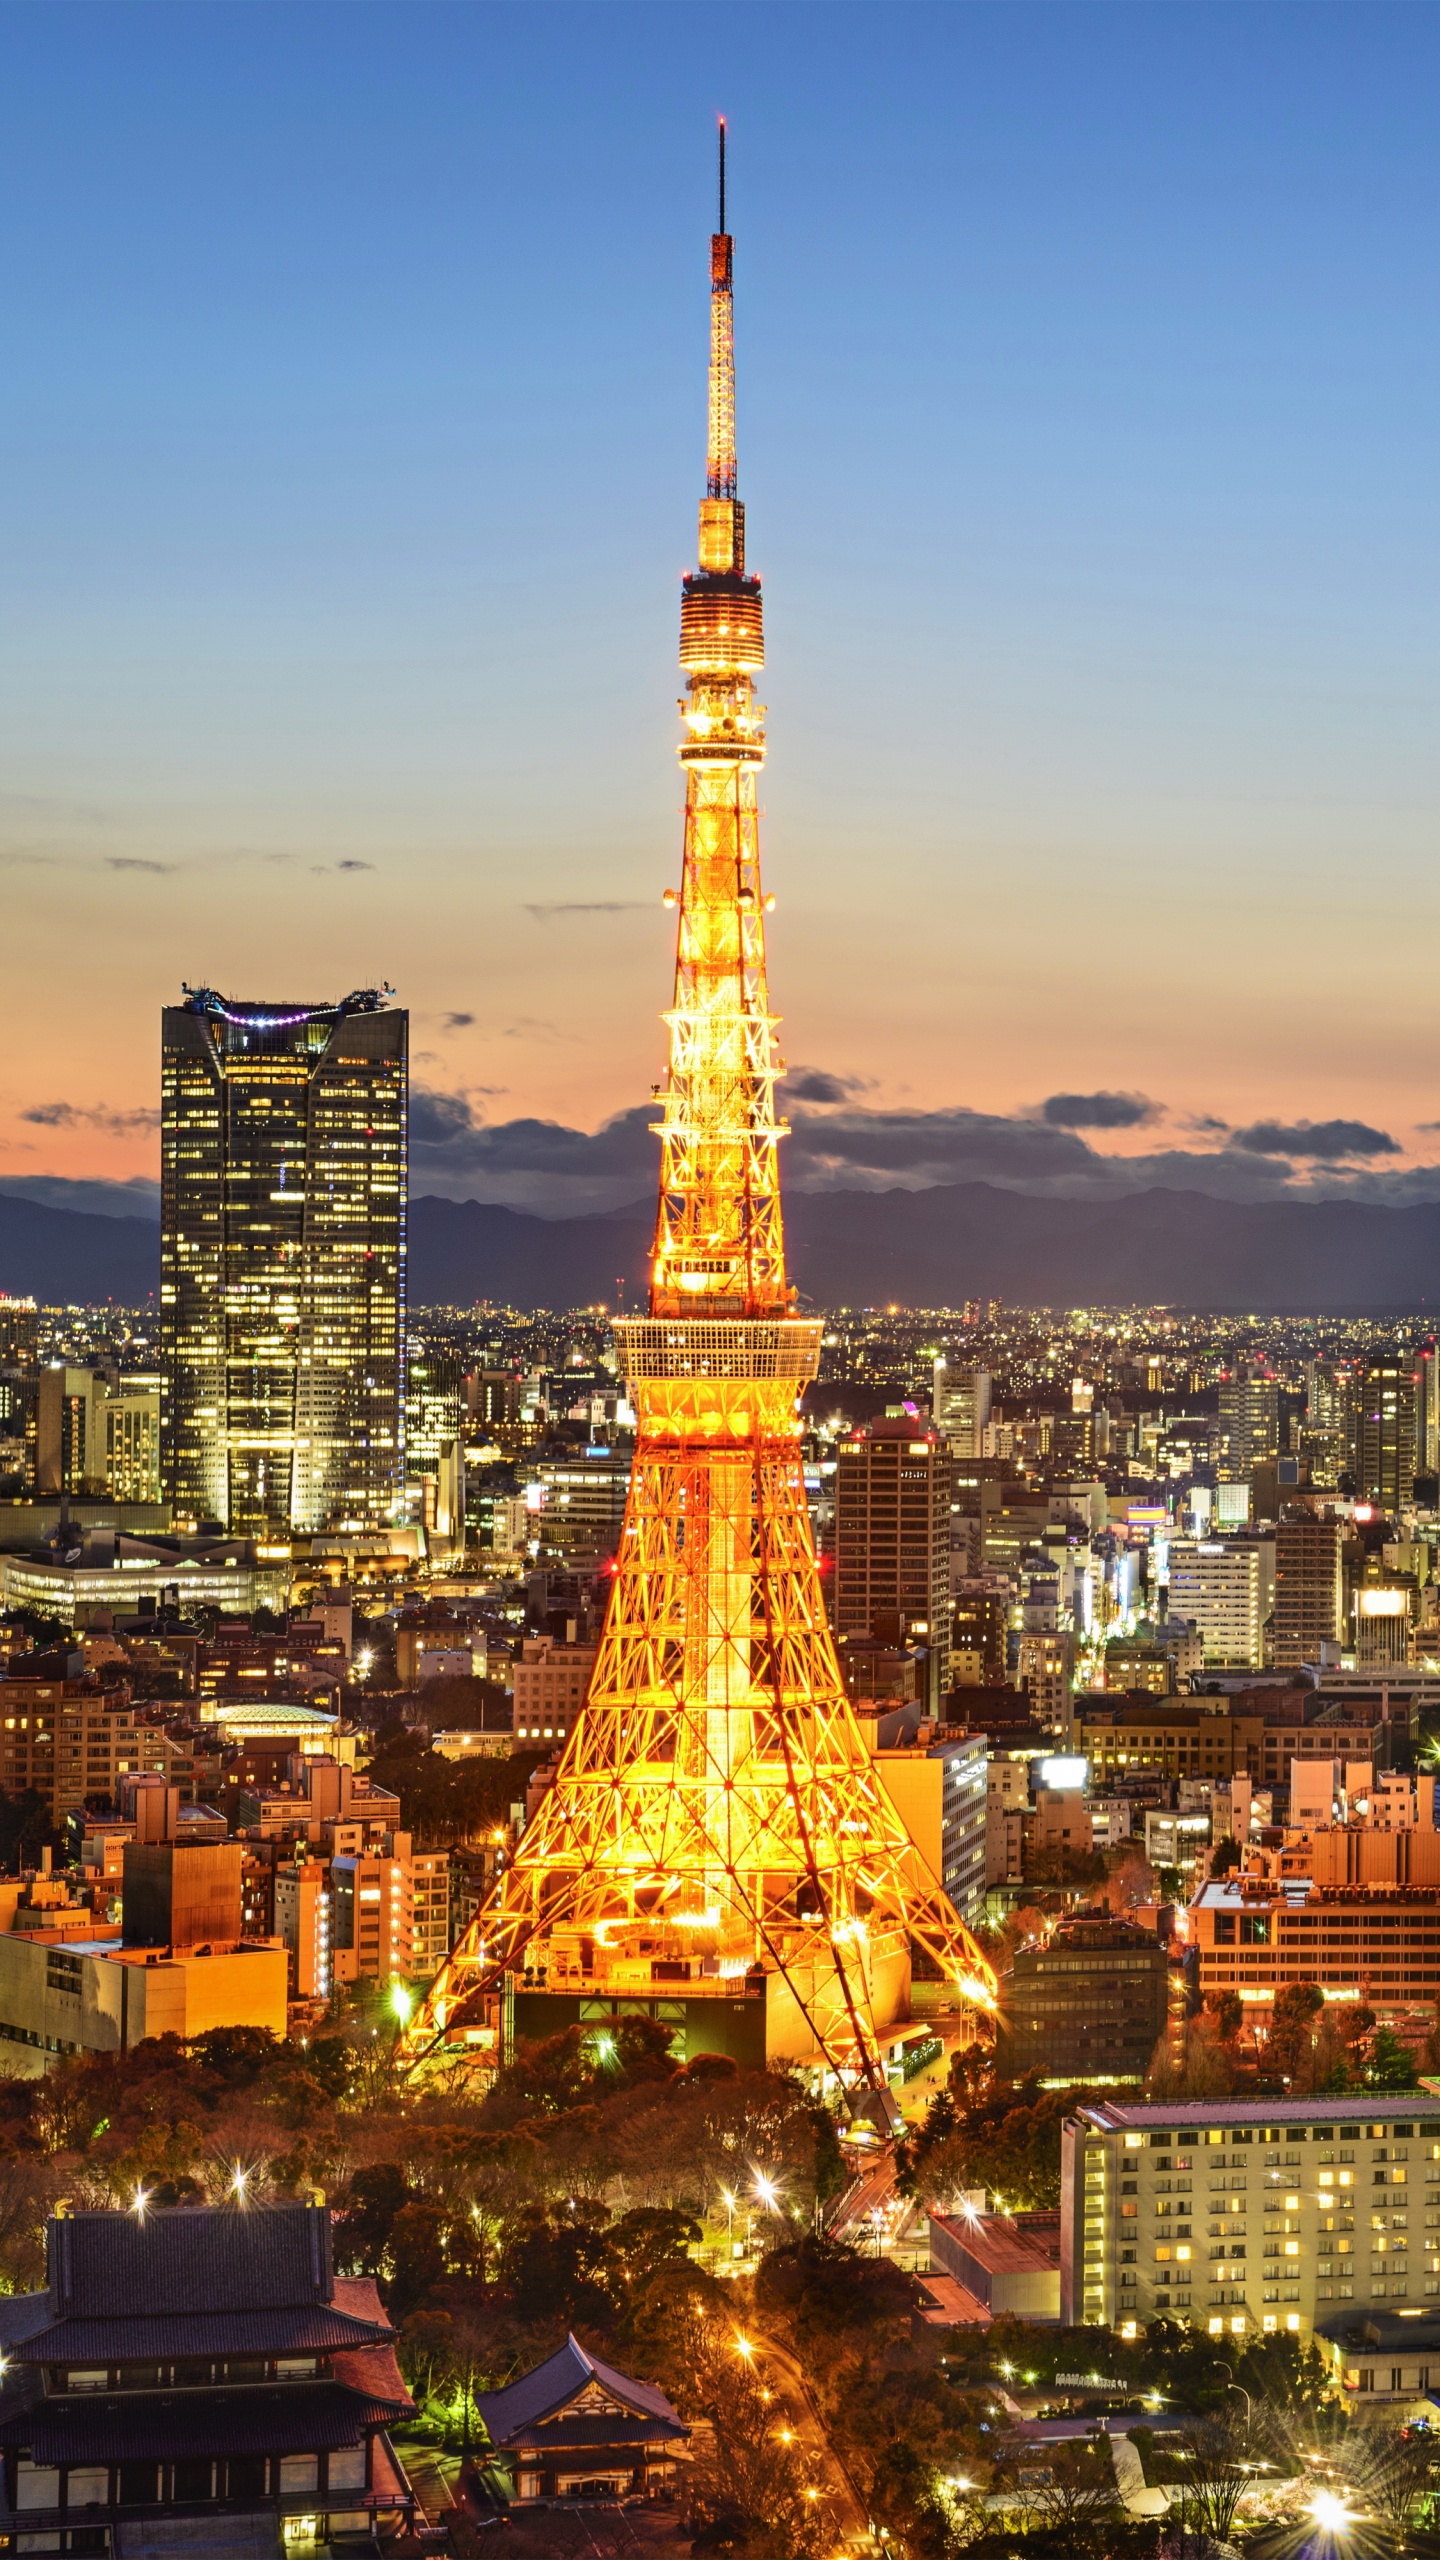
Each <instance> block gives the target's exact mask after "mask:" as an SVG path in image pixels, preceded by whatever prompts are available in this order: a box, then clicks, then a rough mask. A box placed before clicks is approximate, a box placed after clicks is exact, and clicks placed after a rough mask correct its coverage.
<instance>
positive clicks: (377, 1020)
mask: <svg viewBox="0 0 1440 2560" xmlns="http://www.w3.org/2000/svg"><path fill="white" fill-rule="evenodd" d="M407 1025H408V1016H407V1015H406V1014H405V1013H403V1012H401V1011H399V1010H398V1009H396V1008H394V1007H391V1006H389V1005H387V1003H386V1002H385V998H384V995H383V994H380V993H376V992H374V991H365V992H362V993H359V994H356V995H351V996H347V997H345V998H344V999H343V1001H342V1002H340V1003H338V1004H322V1005H302V1006H292V1007H281V1006H271V1005H265V1006H262V1005H253V1004H231V1003H228V1002H226V1001H224V1000H223V999H222V998H221V997H220V996H218V995H216V994H215V993H214V992H213V991H212V990H210V989H203V990H201V991H200V992H199V993H196V994H191V995H189V996H188V997H187V1000H186V1002H185V1003H184V1004H183V1005H172V1006H167V1008H166V1010H165V1013H164V1016H163V1043H162V1056H163V1081H162V1097H161V1290H160V1294H161V1329H162V1341H163V1347H164V1367H165V1376H164V1415H163V1431H162V1459H163V1467H164V1476H165V1490H166V1494H167V1497H168V1499H169V1500H170V1501H171V1502H172V1503H173V1504H174V1507H175V1510H176V1513H177V1516H179V1517H181V1518H191V1519H194V1520H196V1521H200V1520H205V1521H217V1522H220V1523H222V1524H223V1525H224V1526H225V1527H227V1528H228V1529H230V1530H231V1531H232V1532H237V1533H239V1534H241V1535H248V1536H254V1537H256V1538H260V1539H266V1538H288V1537H289V1536H290V1535H291V1534H292V1532H295V1531H313V1530H318V1529H322V1528H331V1527H336V1528H344V1527H353V1528H357V1529H364V1528H370V1527H374V1526H378V1525H382V1524H388V1523H389V1522H391V1521H392V1520H393V1519H395V1518H396V1517H397V1515H398V1511H399V1509H400V1508H401V1507H402V1506H403V1499H404V1343H405V1332H404V1312H405V1198H406V1111H407Z"/></svg>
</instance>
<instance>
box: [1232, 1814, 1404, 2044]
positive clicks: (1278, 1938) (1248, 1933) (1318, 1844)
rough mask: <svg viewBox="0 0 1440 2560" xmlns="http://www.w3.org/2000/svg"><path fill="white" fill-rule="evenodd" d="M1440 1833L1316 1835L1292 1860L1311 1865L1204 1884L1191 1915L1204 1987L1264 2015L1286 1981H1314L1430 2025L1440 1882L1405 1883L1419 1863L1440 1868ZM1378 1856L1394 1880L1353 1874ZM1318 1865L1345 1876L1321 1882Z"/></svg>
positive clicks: (1330, 1993) (1330, 1992)
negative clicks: (1303, 1870)
mask: <svg viewBox="0 0 1440 2560" xmlns="http://www.w3.org/2000/svg"><path fill="white" fill-rule="evenodd" d="M1435 1839H1436V1835H1435V1834H1434V1833H1433V1832H1429V1833H1426V1832H1423V1831H1415V1830H1411V1831H1400V1832H1390V1833H1384V1832H1377V1833H1374V1834H1371V1835H1368V1836H1367V1835H1363V1834H1357V1833H1355V1832H1351V1831H1348V1830H1343V1829H1341V1830H1332V1831H1330V1832H1328V1833H1327V1832H1319V1833H1317V1834H1316V1836H1315V1838H1314V1839H1313V1840H1312V1841H1307V1842H1305V1843H1304V1845H1303V1846H1302V1847H1301V1848H1300V1849H1299V1850H1298V1851H1297V1852H1296V1853H1295V1857H1294V1863H1295V1864H1296V1865H1297V1866H1299V1865H1300V1864H1302V1863H1303V1864H1304V1865H1305V1866H1306V1867H1308V1868H1311V1869H1312V1870H1314V1871H1315V1873H1312V1874H1292V1875H1284V1876H1280V1877H1272V1876H1265V1875H1230V1876H1222V1877H1218V1878H1216V1879H1214V1880H1213V1881H1212V1882H1210V1883H1208V1884H1206V1885H1204V1886H1203V1887H1202V1888H1201V1891H1200V1893H1199V1895H1198V1896H1197V1898H1196V1900H1195V1902H1194V1903H1193V1904H1192V1906H1191V1909H1190V1914H1189V1929H1190V1937H1191V1943H1192V1945H1194V1946H1195V1947H1196V1948H1197V1949H1198V1952H1199V1967H1200V1989H1201V1992H1202V1993H1205V1992H1212V1991H1213V1992H1219V1991H1233V1992H1235V1993H1237V1994H1238V1996H1239V1998H1240V2000H1241V2001H1242V2002H1243V2003H1244V2005H1245V2006H1246V2008H1247V2009H1251V2010H1258V2011H1259V2013H1260V2015H1261V2017H1262V2018H1263V2017H1264V2015H1265V2013H1266V2012H1267V2011H1268V2010H1269V2009H1270V2007H1271V2006H1272V2005H1273V2002H1274V1998H1275V1994H1276V1992H1277V1991H1279V1990H1281V1989H1283V1987H1284V1986H1285V1984H1286V1983H1290V1982H1313V1983H1316V1984H1318V1986H1319V1988H1320V1990H1321V1991H1322V1992H1323V1993H1324V1994H1325V1997H1326V1999H1327V2000H1329V2001H1332V2002H1341V2001H1357V2002H1363V2003H1364V2004H1365V2006H1366V2007H1368V2008H1371V2009H1373V2010H1374V2011H1375V2013H1376V2016H1377V2017H1379V2018H1382V2019H1385V2020H1387V2021H1389V2022H1391V2023H1396V2024H1398V2023H1401V2022H1403V2021H1405V2020H1406V2019H1419V2018H1424V2020H1425V2022H1426V2023H1427V2024H1428V2023H1429V2022H1430V2017H1431V2013H1432V2012H1433V2009H1434V2004H1435V2001H1436V2000H1437V1998H1440V1883H1437V1882H1433V1881H1425V1882H1421V1881H1416V1882H1413V1883H1412V1882H1409V1881H1408V1880H1407V1881H1401V1880H1400V1879H1402V1878H1408V1876H1409V1873H1410V1871H1411V1869H1412V1867H1413V1868H1415V1869H1416V1870H1418V1872H1419V1874H1421V1875H1424V1876H1426V1877H1432V1878H1433V1877H1436V1876H1440V1859H1437V1853H1436V1849H1435V1845H1434V1844H1435ZM1367 1851H1368V1852H1369V1856H1368V1859H1367V1857H1366V1856H1365V1854H1364V1853H1365V1852H1367ZM1382 1861H1383V1862H1384V1864H1385V1865H1386V1866H1388V1870H1389V1877H1390V1878H1391V1879H1394V1880H1393V1881H1391V1880H1387V1881H1385V1882H1383V1883H1381V1882H1374V1883H1371V1882H1368V1881H1367V1882H1360V1881H1358V1880H1357V1881H1352V1880H1350V1879H1351V1877H1352V1876H1353V1875H1354V1872H1355V1870H1356V1869H1357V1868H1360V1869H1363V1868H1364V1867H1365V1866H1366V1865H1367V1864H1368V1865H1369V1866H1370V1868H1371V1872H1372V1873H1373V1872H1375V1871H1376V1870H1377V1869H1379V1868H1380V1867H1381V1864H1382ZM1347 1869H1348V1870H1349V1871H1350V1873H1349V1875H1347ZM1316 1873H1318V1874H1320V1875H1333V1876H1336V1877H1337V1878H1338V1879H1339V1880H1338V1881H1336V1882H1334V1883H1330V1882H1323V1883H1322V1882H1317V1881H1316V1880H1315V1878H1316Z"/></svg>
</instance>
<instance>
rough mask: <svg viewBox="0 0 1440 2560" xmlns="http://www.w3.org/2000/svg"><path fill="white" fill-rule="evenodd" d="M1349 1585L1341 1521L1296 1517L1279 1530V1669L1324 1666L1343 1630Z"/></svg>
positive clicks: (1276, 1574)
mask: <svg viewBox="0 0 1440 2560" xmlns="http://www.w3.org/2000/svg"><path fill="white" fill-rule="evenodd" d="M1344 1613H1345V1582H1344V1565H1343V1560H1342V1542H1341V1534H1340V1523H1339V1521H1338V1520H1312V1519H1310V1518H1309V1517H1308V1516H1307V1515H1305V1514H1299V1513H1297V1514H1296V1515H1295V1517H1294V1518H1292V1519H1289V1520H1281V1521H1280V1522H1278V1523H1277V1526H1276V1530H1275V1667H1276V1669H1277V1670H1279V1671H1298V1670H1299V1668H1300V1665H1301V1664H1302V1663H1304V1662H1319V1661H1320V1660H1321V1659H1322V1655H1321V1650H1320V1648H1321V1646H1322V1645H1325V1644H1334V1643H1335V1642H1336V1641H1337V1640H1338V1638H1339V1637H1340V1635H1341V1634H1342V1632H1343V1624H1344Z"/></svg>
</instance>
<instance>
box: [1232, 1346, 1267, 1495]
mask: <svg viewBox="0 0 1440 2560" xmlns="http://www.w3.org/2000/svg"><path fill="white" fill-rule="evenodd" d="M1220 1430H1221V1435H1222V1440H1223V1448H1222V1453H1221V1461H1220V1471H1221V1482H1222V1483H1225V1484H1249V1483H1250V1481H1251V1479H1252V1477H1253V1475H1254V1472H1255V1469H1256V1468H1257V1467H1262V1466H1267V1465H1270V1464H1272V1463H1273V1461H1274V1459H1275V1457H1276V1456H1277V1454H1278V1452H1279V1448H1280V1388H1279V1383H1278V1381H1277V1380H1276V1379H1275V1378H1273V1377H1272V1376H1271V1375H1270V1374H1269V1372H1268V1371H1267V1370H1265V1369H1262V1368H1261V1367H1260V1366H1259V1365H1258V1363H1257V1362H1255V1361H1253V1360H1243V1361H1241V1362H1240V1364H1239V1366H1238V1367H1237V1368H1235V1369H1234V1370H1232V1371H1231V1373H1230V1375H1229V1376H1228V1377H1224V1378H1222V1379H1221V1381H1220Z"/></svg>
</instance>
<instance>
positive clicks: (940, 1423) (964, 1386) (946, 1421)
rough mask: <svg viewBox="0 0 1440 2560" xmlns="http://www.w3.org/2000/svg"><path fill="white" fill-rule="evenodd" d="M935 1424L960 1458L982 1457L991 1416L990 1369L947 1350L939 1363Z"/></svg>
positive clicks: (934, 1404)
mask: <svg viewBox="0 0 1440 2560" xmlns="http://www.w3.org/2000/svg"><path fill="white" fill-rule="evenodd" d="M932 1411H933V1412H934V1416H935V1427H936V1429H937V1430H938V1432H939V1433H940V1436H941V1438H942V1439H943V1440H946V1441H948V1443H949V1445H950V1450H951V1454H952V1456H954V1457H957V1458H978V1457H979V1455H980V1452H981V1449H982V1447H983V1444H984V1438H985V1426H986V1424H987V1423H988V1421H989V1419H990V1372H989V1370H988V1369H977V1368H974V1367H973V1366H969V1365H967V1364H965V1363H962V1362H960V1361H958V1360H952V1359H950V1358H948V1357H947V1356H946V1355H945V1354H944V1353H943V1352H942V1353H941V1355H940V1357H939V1358H938V1359H937V1361H936V1363H935V1374H934V1400H933V1405H932Z"/></svg>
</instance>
